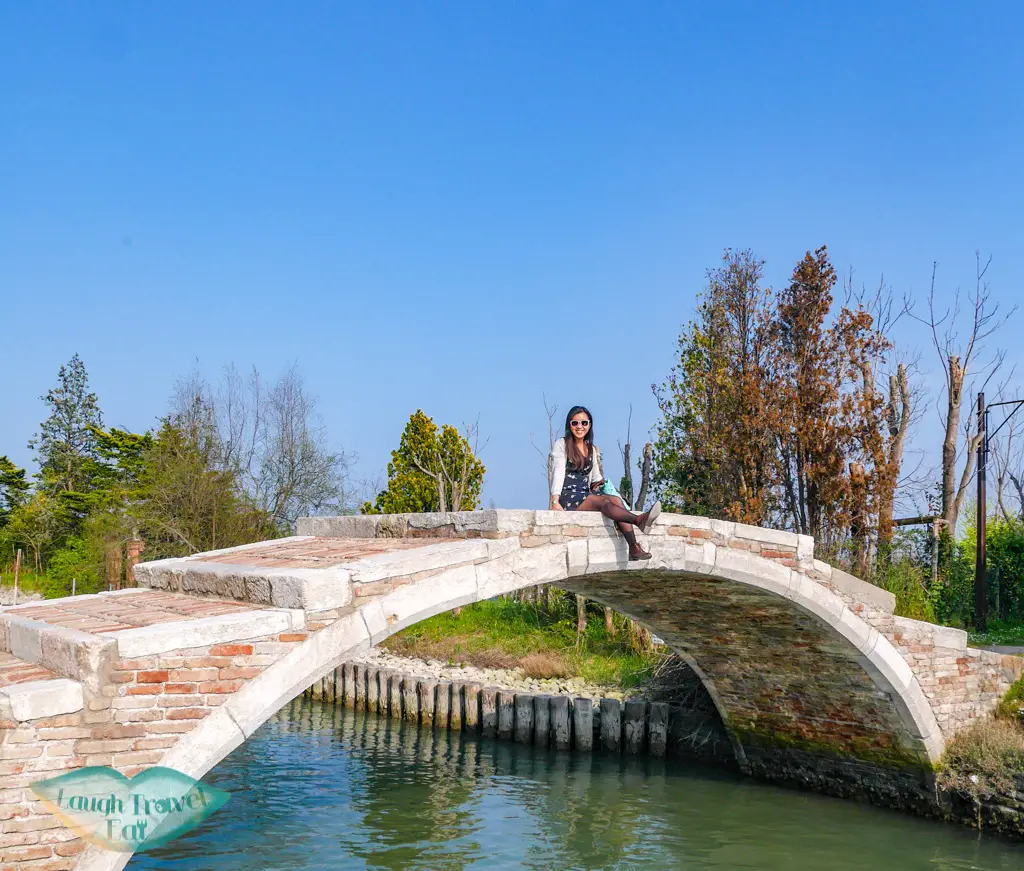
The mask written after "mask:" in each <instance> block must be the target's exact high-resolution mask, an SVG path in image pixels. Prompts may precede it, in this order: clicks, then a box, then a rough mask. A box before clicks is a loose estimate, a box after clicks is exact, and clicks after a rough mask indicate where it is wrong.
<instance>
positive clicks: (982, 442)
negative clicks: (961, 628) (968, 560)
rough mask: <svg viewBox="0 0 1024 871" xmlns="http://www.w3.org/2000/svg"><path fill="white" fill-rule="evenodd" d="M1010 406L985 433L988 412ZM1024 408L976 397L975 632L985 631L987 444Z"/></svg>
mask: <svg viewBox="0 0 1024 871" xmlns="http://www.w3.org/2000/svg"><path fill="white" fill-rule="evenodd" d="M1002 405H1012V406H1013V408H1011V409H1010V411H1009V413H1008V414H1007V415H1006V417H1004V418H1003V419H1002V421H1000V423H999V426H997V427H996V428H995V430H993V431H992V432H991V433H990V432H989V431H988V413H989V412H990V411H991V410H992V409H993V408H999V407H1000V406H1002ZM1022 405H1024V399H1010V400H1007V401H1006V402H993V403H992V404H991V405H988V406H986V405H985V394H984V393H983V392H982V393H979V394H978V435H979V436H980V438H979V439H978V543H977V548H976V550H975V560H974V628H975V630H976V631H978V632H987V631H988V585H987V578H986V569H987V565H986V553H985V532H986V529H985V527H986V520H987V518H988V503H987V502H986V493H985V461H986V460H987V459H988V451H989V441H990V440H991V439H992V438H993V437H994V436H995V434H996V433H997V432H999V430H1001V429H1002V428H1003V425H1004V424H1005V423H1006V421H1008V420H1009V419H1010V418H1011V417H1013V416H1014V414H1016V413H1017V410H1018V409H1019V408H1020V407H1021V406H1022Z"/></svg>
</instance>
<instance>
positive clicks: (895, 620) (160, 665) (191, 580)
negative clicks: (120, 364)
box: [0, 511, 1021, 871]
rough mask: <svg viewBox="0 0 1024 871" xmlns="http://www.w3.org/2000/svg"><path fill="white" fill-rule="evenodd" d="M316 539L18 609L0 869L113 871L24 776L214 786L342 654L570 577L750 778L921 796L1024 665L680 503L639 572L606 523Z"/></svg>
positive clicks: (115, 859) (791, 538)
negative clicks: (673, 673) (640, 631)
mask: <svg viewBox="0 0 1024 871" xmlns="http://www.w3.org/2000/svg"><path fill="white" fill-rule="evenodd" d="M298 531H299V533H300V535H298V536H294V537H291V538H285V539H278V540H275V541H270V542H263V543H260V544H253V545H246V546H244V547H238V548H232V549H229V550H223V551H214V552H211V553H206V554H197V555H195V556H192V557H188V558H185V559H172V560H162V561H159V562H151V563H143V564H140V565H138V566H136V569H135V577H136V581H137V582H138V583H139V584H140V588H139V589H131V590H122V591H119V592H115V593H108V594H100V595H96V596H79V597H76V598H73V599H72V598H67V599H59V600H51V601H47V602H43V603H32V604H28V605H20V606H17V607H14V608H7V609H4V610H2V611H0V823H2V834H0V871H6V869H13V868H17V869H25V871H29V869H54V871H56V869H72V868H74V869H79V871H94V869H117V868H121V867H123V865H124V864H125V863H126V861H127V856H126V855H125V854H119V853H112V852H106V851H101V850H99V849H98V848H95V847H87V846H86V845H85V844H84V843H83V842H82V841H81V840H78V839H76V838H75V836H74V834H73V833H72V832H70V831H69V830H67V829H65V828H63V827H62V826H61V824H60V823H59V821H58V820H57V819H56V818H55V817H53V816H51V815H50V814H48V812H47V811H46V810H45V808H44V807H43V806H42V805H41V804H39V803H38V802H36V801H34V794H33V793H31V792H30V790H29V789H28V786H29V784H30V783H32V782H34V781H36V780H40V779H44V778H47V777H52V776H55V775H56V774H58V773H60V772H62V771H66V770H69V769H72V768H77V767H81V766H87V765H109V766H113V767H114V768H116V769H118V770H120V771H121V772H123V773H124V774H125V775H127V776H129V777H130V776H132V775H134V774H135V773H137V772H138V771H140V770H142V769H144V768H146V767H148V766H151V765H157V764H159V765H163V766H168V767H171V768H176V769H178V770H179V771H182V772H185V773H186V774H189V775H191V776H193V777H196V778H198V777H200V776H202V775H203V774H205V773H206V772H207V771H209V770H210V769H211V768H212V767H213V766H214V765H215V764H216V763H217V762H218V761H219V760H221V759H223V758H224V757H225V756H226V755H227V754H228V753H230V752H231V751H232V750H233V749H235V748H236V747H238V746H239V745H240V744H241V743H242V742H243V741H245V740H246V738H247V737H248V736H249V735H251V734H252V733H253V732H254V731H255V730H256V729H257V728H259V726H260V725H261V724H262V723H263V722H264V721H266V720H267V719H268V718H269V717H270V716H271V715H272V714H274V713H275V712H276V711H278V710H279V709H280V708H281V707H282V706H283V705H285V704H286V703H287V702H288V701H290V700H291V699H293V698H294V697H295V696H297V695H298V694H300V693H301V692H302V691H303V690H305V689H306V688H307V687H309V686H310V685H312V684H313V683H314V682H316V681H318V680H320V679H321V678H322V677H323V676H324V675H326V674H327V673H329V672H331V671H333V670H334V669H335V668H336V667H337V666H338V665H339V663H341V662H343V661H344V660H345V659H347V658H349V657H351V656H353V655H355V654H357V653H359V652H361V651H363V650H365V649H366V648H368V647H369V646H371V645H374V644H377V643H379V642H381V641H383V640H384V639H386V638H387V637H388V636H389V635H391V634H393V633H394V632H397V631H398V630H399V629H402V628H403V627H406V626H409V625H411V624H413V623H416V622H417V621H420V620H423V619H424V618H426V617H429V616H431V615H434V614H438V613H441V612H444V611H448V610H450V609H452V608H454V607H456V606H459V605H464V604H467V603H469V602H475V601H478V600H481V599H488V598H491V597H493V596H496V595H499V594H501V593H507V592H510V591H512V590H517V589H522V588H524V587H529V586H531V585H535V584H541V583H549V582H554V583H556V584H558V586H560V587H563V588H565V589H568V590H571V591H573V592H577V593H581V594H583V595H586V596H587V597H588V598H591V599H594V600H596V601H598V602H601V603H603V604H606V605H609V606H611V607H613V608H615V609H616V610H619V611H621V612H622V613H624V614H627V615H629V616H630V617H632V618H633V619H635V620H637V621H638V622H639V623H641V624H642V625H644V626H646V627H647V628H649V629H650V630H651V631H653V632H654V633H655V634H657V635H658V636H660V637H661V638H663V639H665V641H666V642H667V644H669V645H670V646H671V647H672V649H674V650H675V651H676V652H678V653H679V654H680V655H681V656H682V657H683V658H685V659H686V661H687V662H688V663H689V664H690V665H691V667H692V668H693V669H694V671H695V672H696V673H697V675H698V676H699V677H700V679H701V680H702V681H703V683H704V686H705V687H706V688H707V690H708V693H709V694H710V696H711V698H712V699H713V700H714V703H715V705H716V706H717V708H718V711H719V713H720V714H721V716H722V720H723V722H724V724H725V727H726V730H727V731H728V733H729V736H730V740H731V742H732V745H733V751H734V753H735V756H736V760H737V763H738V764H739V766H740V768H741V769H742V770H744V771H746V772H747V773H749V774H752V775H755V776H760V777H767V778H774V779H781V780H787V781H790V782H800V783H803V784H805V785H808V786H812V787H816V788H820V789H825V790H828V791H831V792H834V793H838V794H849V795H861V796H865V795H866V796H868V797H870V798H873V799H875V800H881V801H887V802H889V803H894V804H901V803H902V804H906V803H907V802H906V800H904V799H902V798H901V796H905V795H907V794H909V793H915V791H916V793H915V794H917V795H919V796H920V795H923V794H926V791H927V787H928V770H929V768H930V764H931V763H934V762H935V761H936V760H937V759H938V758H939V755H940V754H941V752H942V750H943V747H944V744H945V741H946V740H947V739H948V738H949V737H950V736H951V735H952V734H953V733H955V732H956V731H957V730H958V729H959V728H961V727H963V726H964V725H965V724H966V723H968V722H969V721H971V720H972V719H973V718H976V717H979V716H983V715H985V714H986V713H988V712H989V711H990V710H991V709H992V708H993V707H994V705H995V704H996V702H997V700H998V699H999V697H1000V696H1001V694H1002V693H1003V692H1005V690H1006V689H1007V687H1008V686H1009V684H1010V683H1011V682H1012V681H1013V680H1014V679H1015V678H1016V676H1017V674H1018V673H1019V667H1018V663H1019V662H1020V661H1021V660H1019V659H1017V658H1015V657H1003V656H1000V655H998V654H995V653H989V652H984V651H979V650H973V649H970V648H968V647H967V646H966V635H965V633H963V632H961V631H959V630H955V629H948V628H943V627H938V626H933V625H931V624H929V623H921V622H918V621H914V620H908V619H905V618H902V617H896V616H893V613H892V610H893V599H892V596H890V595H889V594H888V593H886V592H884V591H882V590H880V589H878V588H877V587H873V586H871V585H870V584H866V583H864V582H863V581H860V580H858V579H856V578H853V577H851V576H849V575H846V574H844V573H843V572H840V571H838V570H836V569H833V568H831V567H830V566H828V565H826V564H824V563H822V562H820V561H818V560H815V559H814V554H813V541H812V540H811V539H810V538H808V537H806V536H797V535H793V534H791V533H784V532H777V531H773V530H767V529H761V528H757V527H751V526H744V525H742V524H736V523H729V522H721V521H714V520H708V519H706V518H699V517H685V516H679V515H662V517H661V519H660V521H659V523H658V525H657V526H656V527H655V528H654V530H653V531H652V533H651V535H650V536H649V537H648V539H647V540H648V543H649V546H650V550H651V552H652V554H653V559H651V560H650V561H648V562H632V563H631V562H628V561H627V560H626V550H625V543H624V542H623V540H622V539H621V537H620V536H618V535H617V534H616V533H615V531H614V530H613V528H612V526H611V525H610V524H608V523H606V522H605V520H604V518H603V517H602V516H601V515H599V514H592V513H565V512H553V511H479V512H464V513H458V514H419V515H415V514H414V515H384V516H377V517H335V518H311V519H306V520H302V521H300V522H299V530H298Z"/></svg>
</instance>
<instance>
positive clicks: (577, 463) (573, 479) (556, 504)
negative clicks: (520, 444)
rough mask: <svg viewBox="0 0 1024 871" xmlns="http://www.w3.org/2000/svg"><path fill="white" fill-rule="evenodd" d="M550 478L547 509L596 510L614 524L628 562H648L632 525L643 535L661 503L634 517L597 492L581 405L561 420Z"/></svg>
mask: <svg viewBox="0 0 1024 871" xmlns="http://www.w3.org/2000/svg"><path fill="white" fill-rule="evenodd" d="M551 458H552V460H554V475H553V476H552V479H551V508H552V509H553V510H555V511H600V512H601V513H602V514H603V515H604V516H605V517H609V518H611V519H612V520H614V521H615V522H616V524H617V525H618V527H619V529H620V530H621V531H622V535H623V537H624V538H625V539H626V541H627V542H628V543H629V558H630V559H631V560H642V559H650V558H651V555H650V554H649V553H648V552H647V551H645V550H644V549H643V548H642V547H641V546H640V545H639V544H638V543H637V540H636V535H635V534H634V532H633V527H634V526H639V527H640V529H641V530H643V532H644V534H645V535H646V534H647V533H648V532H650V530H651V527H652V526H654V521H655V520H657V518H658V515H659V514H660V513H661V503H660V502H655V503H654V506H653V507H652V508H651V509H650V510H649V511H645V512H644V513H643V514H634V513H633V512H631V511H630V510H629V508H628V507H627V506H626V503H625V502H623V501H622V499H621V498H620V497H619V496H612V495H608V494H606V493H602V492H601V488H602V487H603V486H604V483H605V481H604V478H602V477H601V458H600V453H599V451H598V449H597V446H596V445H595V444H594V427H593V417H592V416H591V414H590V412H589V411H587V409H586V408H584V407H583V406H582V405H574V406H573V407H572V408H571V409H569V414H568V415H566V418H565V437H564V438H560V439H558V441H556V442H555V444H554V447H553V448H552V449H551Z"/></svg>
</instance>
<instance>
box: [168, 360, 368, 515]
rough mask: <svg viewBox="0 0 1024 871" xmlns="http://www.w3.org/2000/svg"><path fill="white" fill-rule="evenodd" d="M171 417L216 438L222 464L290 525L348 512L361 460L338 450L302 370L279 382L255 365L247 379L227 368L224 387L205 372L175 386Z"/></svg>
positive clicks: (215, 463)
mask: <svg viewBox="0 0 1024 871" xmlns="http://www.w3.org/2000/svg"><path fill="white" fill-rule="evenodd" d="M171 405H172V412H171V415H170V419H171V421H172V422H173V423H174V424H175V425H176V426H178V427H181V428H183V429H184V430H186V431H187V432H191V433H194V434H199V435H201V436H202V437H203V438H204V439H209V440H212V442H213V443H211V444H210V445H208V446H205V447H204V453H206V454H207V455H209V456H210V458H211V460H210V461H211V465H212V467H213V468H215V469H224V470H231V471H232V472H234V473H235V474H236V475H237V476H238V480H239V482H240V483H241V486H242V489H243V490H244V492H245V494H246V495H247V496H248V497H249V499H250V500H251V501H252V503H253V504H254V505H256V506H257V507H259V508H260V509H262V510H263V511H265V512H266V513H267V514H269V515H270V517H271V518H273V521H274V523H275V525H277V526H278V527H279V528H281V529H290V528H292V527H293V525H294V523H295V521H296V520H297V519H298V518H299V517H301V516H304V515H307V514H318V513H324V512H327V511H335V512H336V511H341V510H345V508H346V506H347V505H348V504H349V502H350V500H349V499H348V498H347V480H348V472H349V469H350V467H351V464H352V462H353V459H354V458H353V457H351V456H350V455H348V454H345V453H344V452H334V451H332V450H331V449H330V448H329V446H328V444H327V434H326V430H325V428H324V425H323V422H322V420H321V418H320V415H319V413H318V411H317V401H316V399H315V398H314V397H312V396H310V395H309V394H308V393H307V392H306V389H305V385H304V383H303V379H302V375H301V374H300V373H299V371H298V368H297V367H296V366H294V365H293V366H291V367H290V368H289V369H288V370H286V371H285V373H284V374H283V375H282V376H281V377H280V378H279V379H278V381H277V382H276V383H275V384H274V385H273V386H272V387H268V386H266V385H264V384H263V382H262V380H261V379H260V375H259V372H257V371H256V369H255V367H254V368H253V369H252V371H251V373H250V375H249V377H248V379H243V378H242V377H241V375H240V374H239V373H238V370H237V369H236V368H235V366H234V364H231V365H229V366H227V367H225V369H224V372H223V375H222V378H221V381H220V383H219V384H218V385H217V388H216V390H214V389H212V388H211V386H210V385H209V383H208V382H206V380H205V379H203V378H202V376H201V375H200V374H199V373H198V372H193V373H191V374H190V375H188V376H186V377H185V378H183V379H179V381H178V382H177V383H176V384H175V387H174V392H173V395H172V401H171Z"/></svg>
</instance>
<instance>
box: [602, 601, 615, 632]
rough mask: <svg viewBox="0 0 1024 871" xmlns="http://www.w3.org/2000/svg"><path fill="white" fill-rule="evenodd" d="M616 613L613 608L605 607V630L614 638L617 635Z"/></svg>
mask: <svg viewBox="0 0 1024 871" xmlns="http://www.w3.org/2000/svg"><path fill="white" fill-rule="evenodd" d="M614 614H615V612H614V611H612V609H611V608H607V607H606V608H605V609H604V631H605V632H607V633H608V634H609V635H611V637H612V638H614V637H615V619H614Z"/></svg>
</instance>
